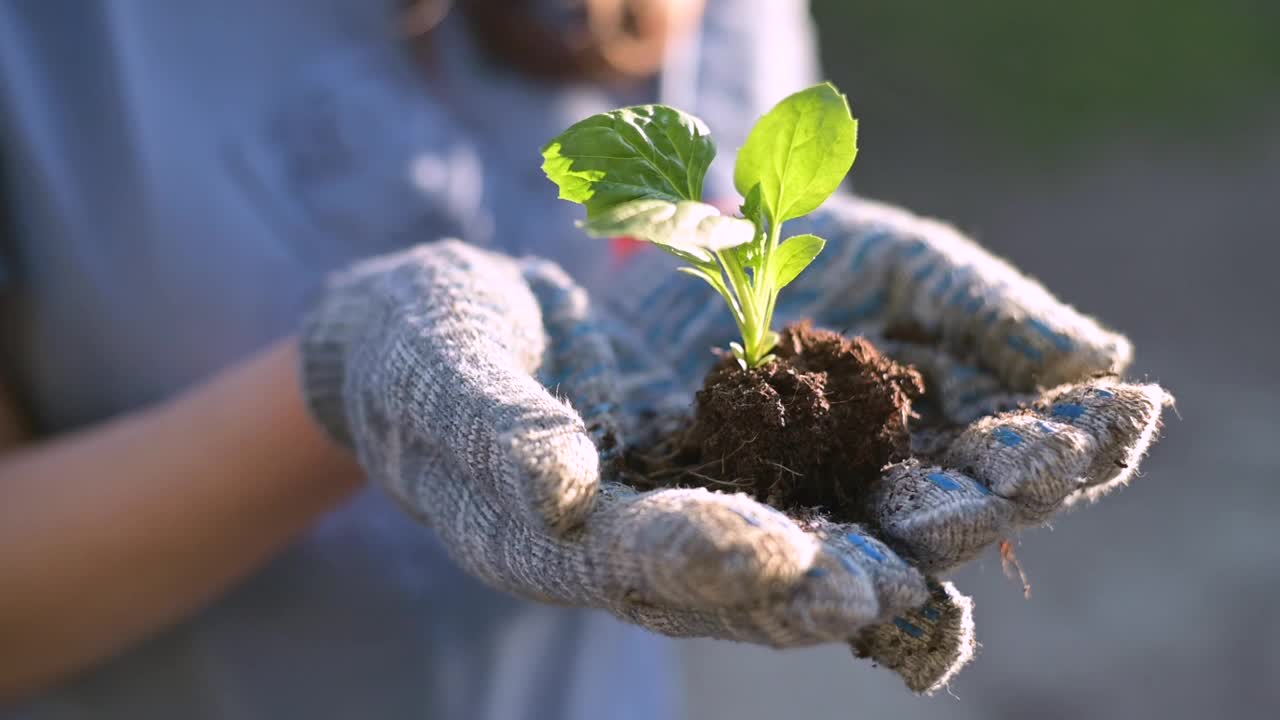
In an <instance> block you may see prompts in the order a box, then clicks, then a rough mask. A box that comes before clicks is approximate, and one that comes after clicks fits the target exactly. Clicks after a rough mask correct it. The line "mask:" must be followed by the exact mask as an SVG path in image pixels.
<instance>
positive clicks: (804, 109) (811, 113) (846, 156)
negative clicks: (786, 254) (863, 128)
mask: <svg viewBox="0 0 1280 720" xmlns="http://www.w3.org/2000/svg"><path fill="white" fill-rule="evenodd" d="M857 144H858V121H856V120H854V119H853V116H852V115H851V114H850V112H849V103H848V101H847V100H846V99H845V97H844V95H841V94H840V93H839V92H838V91H837V90H836V89H835V87H834V86H832V85H831V84H830V83H823V84H821V85H815V86H813V87H811V88H809V89H807V90H801V91H800V92H798V93H796V94H794V95H791V96H789V97H787V98H786V99H784V100H783V101H782V102H780V103H778V104H777V105H776V106H775V107H774V108H773V109H772V110H770V111H769V112H768V113H767V114H765V116H764V117H762V118H760V120H759V121H758V122H757V123H756V125H755V127H754V128H752V130H751V135H750V136H748V138H747V143H746V145H744V146H743V148H742V150H740V151H739V152H738V160H737V164H736V165H735V166H734V173H733V183H734V185H735V186H736V187H737V188H738V192H740V193H742V194H743V196H745V197H750V194H751V192H753V191H754V190H755V189H756V187H757V186H759V188H760V196H761V201H762V203H763V205H764V208H765V209H766V210H767V211H768V215H769V219H770V221H771V222H775V223H780V222H786V221H787V220H790V219H792V218H797V217H800V216H801V215H806V214H808V213H810V212H813V211H814V210H816V209H818V207H819V206H820V205H822V203H823V201H825V200H826V199H827V198H828V197H830V195H831V193H833V192H835V190H836V188H837V187H839V186H840V183H841V182H842V181H843V180H844V177H845V175H847V174H848V173H849V168H850V167H852V165H853V159H854V157H855V156H856V155H857V152H858V147H857Z"/></svg>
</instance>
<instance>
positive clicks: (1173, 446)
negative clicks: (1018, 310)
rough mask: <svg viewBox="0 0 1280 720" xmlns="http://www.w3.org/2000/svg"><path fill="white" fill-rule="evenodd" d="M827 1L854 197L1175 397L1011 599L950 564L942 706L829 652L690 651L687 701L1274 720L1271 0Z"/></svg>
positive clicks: (798, 712)
mask: <svg viewBox="0 0 1280 720" xmlns="http://www.w3.org/2000/svg"><path fill="white" fill-rule="evenodd" d="M846 5H848V3H845V2H837V0H821V1H819V2H816V3H815V6H816V11H817V12H818V13H819V15H820V16H821V17H822V19H823V22H822V28H823V33H824V36H825V44H826V47H827V48H828V52H827V70H828V74H829V75H830V76H831V77H832V78H833V79H834V80H836V82H837V83H838V84H839V85H840V86H841V87H842V89H844V90H846V91H847V92H848V93H849V96H850V99H851V101H852V103H853V106H854V112H855V115H858V116H859V117H860V118H861V120H862V125H861V128H860V145H861V148H862V149H861V151H860V154H859V157H858V162H857V164H856V165H855V168H854V175H853V177H854V181H855V184H856V185H857V187H858V189H859V191H860V192H862V193H863V194H865V195H868V196H872V197H877V198H881V199H888V200H893V201H896V202H900V203H902V204H904V205H907V206H909V207H911V208H913V209H914V210H916V211H917V212H920V213H924V214H929V215H934V216H938V217H943V218H947V219H949V220H951V221H952V222H954V223H956V224H957V225H959V226H960V227H961V228H962V229H964V230H966V231H968V232H969V233H970V234H972V235H974V236H975V237H977V238H979V239H980V240H981V241H982V242H984V243H985V244H986V245H987V246H988V247H989V248H991V249H992V250H994V251H995V252H997V253H998V254H1000V255H1003V256H1005V257H1007V258H1009V259H1011V260H1012V261H1013V262H1015V263H1016V264H1017V265H1019V266H1021V267H1022V268H1023V269H1024V270H1026V271H1027V272H1029V273H1031V274H1032V275H1034V276H1036V277H1038V278H1040V279H1041V280H1042V281H1044V282H1045V283H1046V284H1047V285H1048V286H1049V287H1050V288H1051V289H1052V290H1053V291H1054V292H1055V293H1056V294H1058V295H1059V297H1062V298H1064V299H1066V300H1068V301H1069V302H1071V303H1072V304H1074V305H1076V306H1077V307H1079V308H1080V309H1082V310H1084V311H1085V312H1088V313H1090V314H1094V315H1096V316H1098V317H1100V318H1102V319H1103V320H1104V321H1105V322H1106V323H1108V324H1109V325H1111V326H1113V327H1115V328H1117V329H1119V330H1121V331H1123V332H1125V333H1127V334H1128V335H1129V336H1130V337H1131V338H1132V339H1133V340H1134V343H1135V345H1136V347H1137V350H1138V359H1137V364H1136V366H1135V368H1134V374H1135V375H1136V376H1138V377H1146V378H1150V379H1153V380H1157V381H1160V382H1161V383H1163V384H1164V385H1165V386H1166V387H1168V388H1169V389H1171V390H1172V391H1173V392H1174V394H1175V395H1176V396H1177V399H1178V406H1177V410H1178V413H1177V414H1173V413H1170V414H1169V416H1168V417H1167V419H1166V430H1165V433H1164V438H1163V440H1162V441H1161V442H1160V443H1159V444H1158V445H1157V446H1156V448H1155V451H1154V452H1153V453H1152V455H1151V457H1149V458H1148V460H1147V461H1146V463H1145V464H1144V466H1143V474H1142V477H1140V478H1138V479H1136V480H1135V481H1134V483H1133V485H1132V486H1131V487H1130V488H1128V489H1126V490H1124V491H1122V492H1120V493H1118V494H1116V495H1113V496H1112V497H1110V498H1108V499H1107V501H1106V502H1104V503H1103V504H1101V505H1098V506H1096V507H1091V508H1087V509H1085V510H1083V511H1080V512H1076V513H1073V514H1070V515H1067V516H1065V517H1063V518H1061V519H1059V520H1058V521H1057V522H1055V523H1054V528H1053V529H1052V530H1049V529H1042V530H1037V531H1030V532H1027V533H1025V534H1024V535H1023V536H1022V544H1021V545H1020V547H1019V548H1018V556H1019V558H1020V560H1021V561H1022V563H1023V565H1024V567H1025V568H1026V570H1027V572H1028V574H1029V575H1030V578H1031V582H1032V585H1033V594H1032V597H1031V599H1030V600H1024V599H1023V597H1022V593H1021V590H1020V587H1019V586H1018V585H1017V584H1016V583H1015V582H1013V581H1010V580H1008V579H1006V578H1005V577H1004V576H1003V575H1002V573H1001V570H1000V562H999V559H998V557H997V556H996V555H995V554H994V552H993V553H990V554H988V555H987V556H985V557H984V559H983V560H982V561H980V562H978V563H975V564H974V565H972V566H970V567H968V568H966V569H964V570H963V571H962V572H960V573H958V574H957V575H956V576H955V580H956V581H957V583H958V584H959V585H960V586H961V588H962V589H963V590H964V591H965V592H967V593H968V594H971V595H973V596H974V597H975V599H976V601H977V610H976V619H977V626H978V638H979V640H980V641H981V642H982V646H983V647H982V652H981V653H980V654H979V656H978V658H977V659H976V660H975V661H974V663H973V664H972V665H971V666H970V667H969V668H968V669H967V670H966V671H965V672H964V673H962V674H961V675H960V677H959V678H958V679H957V680H956V681H955V682H954V683H953V684H952V688H951V690H952V692H953V693H954V695H955V696H958V697H952V696H951V695H948V694H946V693H940V694H939V695H937V696H935V697H933V698H917V697H913V696H911V695H909V694H908V693H907V692H906V690H905V689H904V688H903V687H902V686H901V683H900V682H898V681H897V679H896V678H895V677H893V676H892V675H891V674H889V673H888V672H887V671H884V670H880V669H876V668H872V667H871V666H870V665H868V664H866V663H863V662H861V661H854V660H853V659H852V658H850V657H849V654H848V653H847V651H845V650H843V649H840V648H825V649H818V650H809V651H794V652H787V653H777V652H771V651H767V650H760V649H753V648H749V647H744V646H736V645H731V644H727V643H714V642H697V643H688V644H687V645H686V646H685V647H686V649H687V661H688V679H689V686H690V689H691V695H692V703H693V707H692V712H691V717H693V718H699V719H702V718H732V719H733V720H752V719H754V718H770V719H771V720H776V718H778V717H793V718H806V719H808V718H815V719H816V718H828V717H841V718H883V717H892V718H935V717H947V718H987V719H993V718H995V719H998V718H1022V717H1036V718H1045V719H1048V718H1059V717H1061V718H1076V717H1087V718H1134V717H1161V718H1166V719H1168V720H1174V719H1179V718H1188V719H1190V718H1196V719H1197V720H1198V719H1200V718H1205V717H1231V718H1241V719H1242V718H1255V717H1259V718H1261V717H1277V716H1280V620H1277V619H1276V615H1275V614H1273V613H1272V612H1271V605H1272V603H1273V602H1274V601H1275V598H1277V597H1280V525H1277V522H1276V519H1275V517H1274V514H1275V513H1276V511H1277V510H1280V414H1277V408H1280V362H1278V361H1277V355H1278V354H1280V321H1277V319H1276V314H1277V313H1276V311H1277V309H1280V299H1278V298H1277V290H1278V288H1277V284H1278V283H1277V282H1276V280H1275V278H1276V267H1277V264H1278V263H1280V246H1278V245H1277V241H1278V240H1280V220H1277V212H1278V211H1280V207H1277V206H1280V112H1277V110H1278V109H1280V83H1277V82H1276V79H1277V78H1280V43H1275V42H1274V39H1272V40H1270V41H1266V42H1264V41H1263V40H1261V39H1260V38H1264V37H1267V36H1271V35H1270V34H1271V33H1274V31H1275V30H1276V29H1277V28H1278V27H1280V17H1277V7H1280V6H1277V5H1275V4H1264V3H1262V2H1248V0H1238V1H1234V2H1222V3H1216V4H1208V3H1205V4H1203V6H1200V5H1195V6H1193V5H1191V4H1186V3H1173V2H1170V3H1164V4H1160V5H1159V6H1156V5H1151V4H1150V3H1140V2H1139V3H1135V4H1134V5H1135V7H1138V8H1142V7H1144V6H1149V7H1147V8H1146V9H1147V10H1150V11H1151V13H1150V14H1146V13H1144V12H1140V11H1137V10H1135V9H1134V8H1133V7H1127V8H1126V9H1125V10H1120V9H1115V8H1110V9H1109V7H1110V6H1109V5H1108V4H1104V3H1100V2H1094V1H1092V0H1090V1H1088V2H1082V3H1079V4H1071V5H1070V6H1061V7H1058V8H1057V9H1054V10H1033V11H1026V12H1024V11H1023V10H1022V8H1023V5H1022V4H1016V3H1013V2H996V1H994V0H988V1H986V2H978V3H975V4H973V5H969V4H964V5H963V9H962V8H961V6H960V5H957V6H956V8H955V9H951V10H944V11H940V12H932V11H933V10H935V9H938V8H940V6H942V5H943V4H940V3H939V4H931V5H929V8H930V10H931V12H929V13H925V12H924V10H923V9H922V8H923V7H925V5H924V3H920V2H905V3H903V4H901V6H897V5H895V9H893V10H887V9H883V8H882V7H881V8H878V9H874V10H867V9H856V8H849V7H846ZM862 5H871V4H868V3H863V4H862ZM875 5H877V6H882V5H889V4H875ZM1125 5H1126V6H1127V5H1128V4H1125ZM1157 8H1166V9H1168V11H1169V12H1167V13H1166V14H1164V15H1161V14H1159V13H1158V11H1157ZM1055 12H1056V13H1060V16H1059V15H1052V14H1051V13H1055ZM1016 13H1022V14H1021V15H1015V14H1016ZM1027 14H1029V15H1030V17H1024V15H1027ZM926 15H927V17H928V19H927V21H921V22H922V23H923V25H924V27H923V29H921V31H920V32H908V30H910V29H912V28H915V29H920V25H919V24H915V23H917V21H918V20H919V19H920V18H923V17H925V16H926ZM948 28H950V29H952V30H954V31H955V32H954V33H948V32H944V30H947V29H948ZM1268 28H1269V29H1268ZM983 29H985V30H989V31H990V32H989V33H988V34H987V35H986V36H981V37H975V36H974V33H976V32H978V31H979V30H983ZM1272 37H1273V36H1272ZM833 38H838V39H839V42H833ZM948 43H950V44H948ZM1055 52H1056V53H1057V54H1058V55H1059V56H1061V58H1060V61H1054V53H1055ZM1099 55H1101V57H1099ZM930 68H932V69H930ZM922 78H923V79H926V80H927V81H926V80H922ZM1267 78H1269V80H1267ZM1091 88H1093V89H1096V90H1097V96H1096V97H1094V96H1093V95H1091V93H1090V90H1091ZM1178 415H1180V416H1181V417H1180V418H1179V417H1178Z"/></svg>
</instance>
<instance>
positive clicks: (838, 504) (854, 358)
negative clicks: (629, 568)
mask: <svg viewBox="0 0 1280 720" xmlns="http://www.w3.org/2000/svg"><path fill="white" fill-rule="evenodd" d="M774 354H775V355H776V356H777V359H776V360H775V361H774V362H772V363H769V364H768V365H766V366H764V367H761V368H756V369H753V370H743V369H742V368H741V366H740V365H739V364H738V361H737V360H736V359H735V358H733V357H727V358H725V359H724V360H722V361H721V362H720V363H719V364H717V365H716V367H715V368H713V369H712V370H711V372H710V373H708V375H707V378H706V380H705V381H704V383H703V389H702V390H701V391H699V392H698V395H697V401H696V405H695V409H694V416H693V419H692V422H691V424H689V426H688V427H686V428H685V429H684V430H683V431H682V432H681V433H680V434H679V435H678V436H677V437H675V438H673V439H672V440H673V445H674V449H673V451H672V452H669V453H668V454H667V459H666V461H665V463H666V464H667V466H668V467H667V469H666V470H665V471H660V472H659V473H658V475H660V476H665V477H668V478H670V479H671V481H670V482H669V483H663V484H679V485H686V486H687V485H694V486H698V485H702V486H706V487H711V488H715V489H719V490H730V489H733V490H741V491H743V492H747V493H750V494H751V495H754V496H755V497H756V498H757V499H759V500H761V501H763V502H766V503H768V504H770V505H772V506H774V507H776V508H779V509H781V510H787V511H798V510H802V509H808V508H821V509H823V510H825V511H826V512H827V513H829V514H830V515H831V516H832V517H833V518H835V519H839V520H848V521H855V520H864V519H865V518H864V517H863V514H864V513H863V510H862V508H863V506H864V497H865V495H866V492H867V490H868V489H869V488H870V487H871V485H872V483H874V482H875V481H876V478H878V476H879V472H880V469H881V468H883V467H884V466H885V465H886V464H888V463H891V462H896V461H898V460H902V459H905V458H906V457H907V455H908V453H909V450H910V438H909V436H908V429H907V423H908V421H909V419H910V418H911V416H912V414H911V400H912V399H914V398H917V397H919V396H920V395H921V394H922V393H923V392H924V383H923V381H922V380H921V377H920V374H919V373H917V372H916V371H915V369H913V368H910V367H906V366H903V365H899V364H898V363H896V362H894V361H892V360H890V359H889V358H887V357H884V356H883V355H881V354H880V352H879V351H878V350H877V349H876V348H875V346H874V345H872V344H871V343H870V342H868V341H867V340H865V339H863V338H861V337H854V338H848V339H846V338H844V337H842V336H841V335H839V334H837V333H833V332H829V331H825V330H815V329H813V328H812V327H811V326H810V325H809V324H808V323H802V324H798V325H792V326H788V327H787V328H786V329H784V330H783V332H782V338H781V340H780V341H779V343H778V347H777V349H775V350H774ZM649 470H650V471H652V470H653V468H652V467H650V468H649Z"/></svg>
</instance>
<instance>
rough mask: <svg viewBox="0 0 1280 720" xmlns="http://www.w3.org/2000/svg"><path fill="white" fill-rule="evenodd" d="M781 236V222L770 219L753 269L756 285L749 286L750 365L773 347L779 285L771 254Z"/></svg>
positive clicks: (748, 358)
mask: <svg viewBox="0 0 1280 720" xmlns="http://www.w3.org/2000/svg"><path fill="white" fill-rule="evenodd" d="M781 236H782V223H772V225H771V226H770V228H769V235H768V241H767V242H766V243H765V244H764V247H763V248H762V249H761V253H760V266H759V268H758V270H757V271H756V278H755V281H756V283H755V286H754V287H753V288H752V290H753V291H754V297H753V298H752V301H753V302H752V310H753V313H752V314H753V316H754V318H755V321H756V322H755V325H756V327H755V330H756V332H755V334H754V335H753V336H752V337H750V338H747V339H746V340H747V342H748V345H746V350H747V363H748V364H749V365H750V366H751V367H756V366H758V365H759V364H760V362H761V361H762V360H764V358H765V357H767V356H768V355H769V352H770V351H771V350H773V343H772V342H771V341H770V339H769V337H770V334H769V330H770V329H771V327H772V325H773V308H774V301H775V300H777V298H778V288H777V287H776V286H775V283H774V277H775V273H774V272H772V266H771V265H772V262H773V258H774V255H775V254H776V253H777V250H778V243H779V238H780V237H781ZM761 307H763V309H764V312H763V313H762V314H755V312H754V311H755V310H757V309H759V308H761Z"/></svg>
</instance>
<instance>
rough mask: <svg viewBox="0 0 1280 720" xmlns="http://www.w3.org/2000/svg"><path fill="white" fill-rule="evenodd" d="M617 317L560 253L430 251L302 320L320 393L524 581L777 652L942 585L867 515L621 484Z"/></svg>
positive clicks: (495, 563)
mask: <svg viewBox="0 0 1280 720" xmlns="http://www.w3.org/2000/svg"><path fill="white" fill-rule="evenodd" d="M601 327H602V326H601V325H600V324H599V323H598V322H597V320H596V319H595V317H594V316H593V313H592V310H591V307H590V304H589V302H588V300H587V296H586V293H585V292H584V291H583V290H581V289H580V288H578V287H577V286H576V285H574V284H573V283H572V282H571V281H570V280H569V278H568V277H567V276H566V275H564V274H563V273H562V272H560V271H559V270H558V269H557V268H556V267H555V266H554V265H552V264H550V263H548V262H545V261H540V260H524V261H516V260H512V259H510V258H507V257H504V256H500V255H496V254H492V253H489V252H486V251H484V250H480V249H477V248H474V247H470V246H467V245H465V244H462V243H460V242H455V241H446V242H441V243H433V244H429V245H423V246H420V247H417V248H414V249H411V250H409V251H406V252H403V253H399V254H396V255H392V256H388V257H383V258H378V259H375V260H371V261H368V262H365V263H361V264H360V265H358V266H356V267H355V268H353V269H352V270H350V271H349V272H346V273H342V274H340V275H338V276H336V277H335V278H334V280H333V282H332V283H331V284H330V285H329V287H328V289H327V291H326V293H325V295H324V298H323V300H322V301H321V302H320V304H319V306H318V308H317V309H316V310H315V312H313V313H311V314H310V315H309V316H308V320H307V322H306V323H305V325H304V331H303V333H302V338H303V355H304V364H305V367H306V371H305V376H306V378H307V388H308V395H309V397H311V398H312V399H313V409H314V411H315V413H316V414H317V416H319V417H320V418H321V420H322V422H323V423H324V424H325V426H326V427H329V428H330V429H331V430H332V431H333V434H334V436H335V437H337V438H340V439H342V440H344V441H350V442H351V444H352V445H353V446H354V448H355V449H356V451H357V454H358V456H359V458H360V461H361V463H362V464H363V465H364V467H365V468H366V470H367V471H368V472H369V474H370V476H371V477H372V478H374V479H375V480H377V481H378V482H379V483H380V484H381V485H382V486H383V487H385V488H386V489H387V490H388V492H389V493H390V494H391V495H392V496H394V497H395V498H396V499H397V500H398V501H399V502H400V503H401V504H403V505H404V506H405V507H406V508H407V509H408V510H409V511H410V512H411V513H413V514H414V515H415V516H417V517H419V518H421V519H422V520H423V521H425V522H426V523H428V524H430V525H431V526H432V527H433V528H435V530H436V532H437V533H438V534H439V536H440V537H441V539H442V541H443V542H444V544H445V546H446V547H447V548H448V550H449V552H450V554H451V555H452V556H453V557H454V559H455V560H457V561H458V563H459V564H460V565H461V566H462V567H464V568H466V569H467V570H469V571H470V572H472V573H474V574H475V575H476V576H477V577H479V578H481V579H483V580H484V581H486V582H488V583H490V584H492V585H493V586H495V587H498V588H500V589H502V590H505V591H507V592H511V593H514V594H517V595H521V596H524V597H529V598H533V599H537V600H542V601H546V602H553V603H560V604H569V605H578V606H587V607H598V608H603V609H606V610H608V611H610V612H612V613H614V614H615V615H617V616H619V617H622V618H624V619H627V620H630V621H633V622H637V623H639V624H641V625H644V626H646V627H649V628H651V629H653V630H656V631H658V632H662V633H665V634H669V635H678V636H694V635H696V636H706V637H716V638H726V639H734V640H746V641H751V642H758V643H763V644H768V645H771V646H775V647H788V646H799V645H809V644H814V643H820V642H831V641H847V640H848V639H849V638H851V637H852V636H853V634H854V633H855V632H856V631H857V630H858V629H859V628H861V627H863V626H865V625H867V624H868V623H871V622H873V621H876V620H880V619H885V618H887V617H890V616H891V615H892V614H893V613H895V612H900V611H905V610H907V609H909V608H911V607H914V606H918V605H920V604H921V603H923V602H924V601H925V600H926V599H927V597H928V595H927V592H926V589H925V584H924V579H923V577H922V576H921V575H920V574H919V573H918V572H917V571H915V570H913V569H912V568H910V567H909V566H907V565H906V564H905V563H902V562H901V561H900V560H898V559H897V558H896V557H895V556H893V553H892V552H891V551H890V550H889V549H888V548H887V547H884V546H883V545H880V544H878V543H875V542H874V541H873V540H871V539H870V538H861V536H859V538H860V539H859V540H858V541H859V542H861V543H862V545H863V548H861V549H860V548H859V547H857V545H856V544H855V540H854V539H853V538H855V534H856V533H859V532H860V531H859V530H858V529H857V528H855V527H848V526H838V525H834V524H831V523H828V522H826V521H823V520H821V519H813V520H811V521H808V522H807V523H805V526H804V527H802V526H801V524H800V523H798V522H797V521H796V520H794V519H792V518H788V517H787V516H785V515H783V514H782V513H780V512H778V511H776V510H773V509H771V508H769V507H767V506H764V505H761V504H759V503H757V502H755V501H754V500H751V499H749V498H748V497H746V496H745V495H741V494H733V495H729V494H722V493H713V492H709V491H707V490H702V489H696V490H688V489H670V490H658V491H652V492H646V493H639V492H636V491H634V490H632V489H630V488H629V487H628V486H626V485H624V484H622V483H620V482H617V481H616V480H615V479H614V477H613V472H612V467H611V460H612V459H613V458H616V457H617V453H618V451H619V450H620V449H621V448H622V447H623V442H624V438H623V437H622V436H621V432H622V427H621V426H622V423H618V422H615V421H614V419H613V416H616V415H618V414H619V413H620V412H622V410H621V408H622V407H623V406H622V401H623V400H624V398H621V397H616V396H615V395H614V393H615V392H616V389H617V387H618V384H617V383H616V382H615V380H616V378H617V377H618V372H619V371H618V367H617V365H616V362H615V359H614V357H613V356H612V350H611V343H610V341H609V338H608V336H607V335H605V334H604V333H603V332H602V330H601ZM653 357H654V359H655V361H656V358H657V357H658V354H654V355H653ZM536 374H540V375H541V376H542V377H543V378H552V377H554V378H555V379H554V380H547V381H546V382H547V384H548V386H549V388H550V390H548V389H547V388H546V387H544V386H543V385H542V383H541V382H539V380H537V379H535V375H536ZM338 396H340V397H341V398H342V400H343V402H341V403H335V402H333V400H332V399H333V398H334V397H338Z"/></svg>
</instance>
